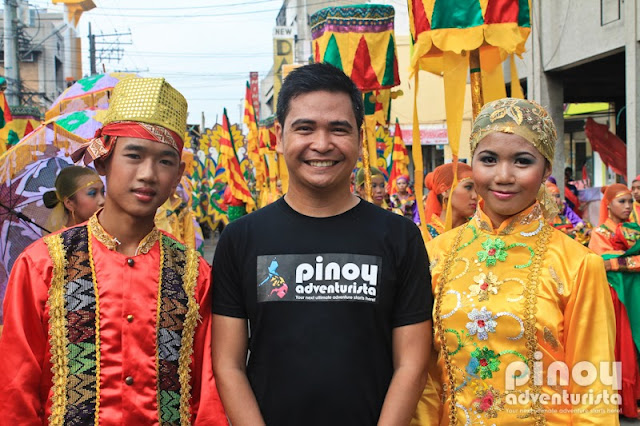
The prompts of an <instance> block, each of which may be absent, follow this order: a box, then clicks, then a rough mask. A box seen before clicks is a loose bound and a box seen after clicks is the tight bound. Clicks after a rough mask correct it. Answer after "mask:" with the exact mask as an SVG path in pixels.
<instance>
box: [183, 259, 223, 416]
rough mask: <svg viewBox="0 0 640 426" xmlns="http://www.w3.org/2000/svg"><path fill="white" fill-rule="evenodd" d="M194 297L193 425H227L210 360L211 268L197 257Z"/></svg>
mask: <svg viewBox="0 0 640 426" xmlns="http://www.w3.org/2000/svg"><path fill="white" fill-rule="evenodd" d="M196 291H197V294H196V297H197V298H198V303H199V304H200V318H201V319H202V321H201V322H200V323H199V324H198V327H197V328H196V333H195V336H194V341H193V361H194V362H193V369H192V377H193V380H192V381H193V390H192V401H193V402H192V413H193V416H194V419H193V422H192V423H193V424H194V425H196V426H197V425H214V426H215V425H220V426H223V425H225V426H226V425H228V424H229V423H228V422H227V416H226V414H225V412H224V408H223V407H222V401H220V395H218V389H217V388H216V382H215V379H214V378H213V368H212V363H211V329H210V327H211V267H210V266H209V265H208V264H207V262H205V261H204V259H202V258H200V267H199V272H198V288H197V290H196Z"/></svg>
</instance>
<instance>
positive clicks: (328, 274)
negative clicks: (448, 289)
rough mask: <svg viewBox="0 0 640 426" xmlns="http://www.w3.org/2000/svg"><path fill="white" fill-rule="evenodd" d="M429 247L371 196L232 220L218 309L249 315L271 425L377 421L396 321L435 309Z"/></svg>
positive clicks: (221, 258)
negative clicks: (328, 212) (335, 206)
mask: <svg viewBox="0 0 640 426" xmlns="http://www.w3.org/2000/svg"><path fill="white" fill-rule="evenodd" d="M428 264H429V262H428V259H427V253H426V250H425V246H424V243H423V240H422V237H421V235H420V232H419V230H418V228H417V227H416V226H415V224H414V223H413V222H411V221H410V220H408V219H406V218H404V217H402V216H399V215H396V214H393V213H390V212H387V211H385V210H383V209H381V208H379V207H376V206H374V205H373V204H370V203H368V202H365V201H360V202H359V203H358V205H356V206H355V207H354V208H352V209H350V210H349V211H347V212H345V213H342V214H340V215H337V216H332V217H328V218H314V217H309V216H304V215H301V214H299V213H297V212H296V211H295V210H293V209H292V208H291V207H290V206H289V205H288V204H287V203H286V202H285V201H284V199H280V200H278V201H276V202H275V203H273V204H271V205H269V206H267V207H265V208H262V209H260V210H258V211H257V212H255V213H252V214H250V215H248V216H245V217H243V218H241V219H239V220H237V221H235V222H233V223H231V224H229V226H227V228H226V229H225V230H224V232H223V233H222V235H221V237H220V241H219V242H218V246H217V249H216V254H215V257H214V261H213V312H214V313H215V314H219V315H224V316H230V317H237V318H248V319H249V327H250V340H249V353H250V356H249V360H248V365H247V376H248V378H249V382H250V383H251V387H252V389H253V392H254V393H255V396H256V398H257V400H258V405H259V406H260V411H261V412H262V415H263V416H264V419H265V421H266V423H267V425H270V426H271V425H373V424H376V423H377V421H378V417H379V416H380V411H381V409H382V403H383V402H384V398H385V395H386V392H387V388H388V387H389V383H390V381H391V376H392V374H393V363H392V345H391V333H392V329H393V328H394V327H400V326H403V325H408V324H415V323H418V322H422V321H426V320H429V319H431V308H432V303H433V299H432V296H431V283H430V275H429V267H428Z"/></svg>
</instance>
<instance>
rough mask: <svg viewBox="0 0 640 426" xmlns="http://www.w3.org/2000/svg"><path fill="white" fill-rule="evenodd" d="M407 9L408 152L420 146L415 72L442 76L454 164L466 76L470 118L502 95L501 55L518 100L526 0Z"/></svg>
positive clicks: (411, 1) (414, 4)
mask: <svg viewBox="0 0 640 426" xmlns="http://www.w3.org/2000/svg"><path fill="white" fill-rule="evenodd" d="M408 5H409V21H410V27H411V36H412V40H414V45H413V54H412V57H411V66H412V70H413V73H414V79H415V83H414V91H415V92H414V93H415V97H414V118H413V121H414V130H413V146H414V149H413V151H414V152H415V151H416V147H419V146H420V140H419V139H420V136H419V129H418V114H417V96H418V74H419V73H418V71H420V70H426V71H430V72H433V73H436V74H438V75H442V76H443V77H444V88H445V109H446V115H447V130H448V135H449V146H450V148H451V151H452V153H453V157H454V161H457V159H458V153H459V146H460V133H461V127H462V115H463V110H464V97H465V90H466V82H467V75H470V80H471V97H472V110H473V117H474V118H475V116H476V115H477V113H478V112H479V111H480V108H482V105H484V103H485V102H490V101H492V100H495V99H499V98H503V97H506V89H505V84H504V76H503V72H502V66H501V64H502V62H503V61H504V60H505V59H506V58H507V57H509V58H510V61H511V96H512V97H519V98H523V97H524V96H523V93H522V88H521V87H520V82H519V80H518V76H517V72H516V67H515V62H514V58H513V54H517V55H520V54H521V53H523V52H524V44H525V42H526V40H527V38H528V36H529V34H530V33H531V21H530V4H529V0H455V1H453V0H408ZM454 170H456V169H455V168H454ZM454 180H455V177H454ZM416 183H417V181H416ZM449 200H451V199H449ZM447 217H448V218H450V217H451V215H447ZM448 225H449V224H448Z"/></svg>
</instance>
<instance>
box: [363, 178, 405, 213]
mask: <svg viewBox="0 0 640 426" xmlns="http://www.w3.org/2000/svg"><path fill="white" fill-rule="evenodd" d="M369 170H371V202H372V203H373V204H375V205H376V206H378V207H382V208H383V209H385V210H389V211H393V212H394V213H397V214H402V213H401V212H400V210H399V209H394V208H393V207H391V206H390V205H389V204H387V202H386V200H385V198H386V196H387V187H386V185H387V183H386V181H385V177H384V174H383V173H382V171H381V170H380V169H378V168H377V167H369ZM356 190H357V194H358V196H359V197H360V198H362V199H363V200H366V199H367V194H366V193H365V185H364V168H361V169H359V170H358V173H356Z"/></svg>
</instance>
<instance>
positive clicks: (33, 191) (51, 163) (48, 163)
mask: <svg viewBox="0 0 640 426" xmlns="http://www.w3.org/2000/svg"><path fill="white" fill-rule="evenodd" d="M64 118H67V121H66V122H65V121H64ZM68 118H69V117H68V116H67V117H63V119H62V120H61V122H62V123H61V124H63V125H66V126H68V127H70V128H73V127H74V126H75V125H76V123H77V122H76V121H75V120H70V119H68ZM87 121H88V120H87ZM86 123H87V122H86V121H85V122H84V124H85V126H87V124H86ZM78 128H80V126H79V125H78V126H77V127H76V129H78ZM85 128H86V129H88V127H85ZM87 131H89V130H87ZM93 131H94V132H95V130H93ZM84 142H85V139H83V138H81V137H79V136H76V135H74V134H73V133H71V132H70V131H68V130H65V128H63V127H62V126H60V125H58V124H57V123H56V122H50V123H47V124H43V125H41V126H40V127H38V128H37V129H36V130H34V131H33V132H31V133H30V134H29V135H27V136H26V137H25V138H23V140H21V141H20V142H19V143H18V144H17V145H16V146H14V147H13V148H11V149H10V150H8V151H7V152H5V153H4V154H2V155H1V156H0V254H1V256H0V257H1V262H0V300H1V298H2V296H3V295H4V291H5V288H6V284H7V280H8V275H9V272H10V271H11V267H12V266H13V263H14V262H15V259H16V257H17V256H18V255H19V254H20V253H21V252H22V251H23V250H24V249H25V248H26V247H27V246H28V245H29V244H31V243H32V242H34V241H35V240H37V239H38V238H40V237H42V236H43V235H44V233H45V232H46V229H47V221H48V219H49V216H50V214H51V210H49V209H47V208H46V207H45V206H44V204H43V201H42V195H43V194H44V193H45V192H47V191H50V190H52V189H53V184H54V182H55V178H56V176H57V175H58V173H59V172H60V170H61V169H62V168H64V167H67V166H70V165H71V164H72V161H71V159H70V157H69V156H70V154H71V153H72V152H73V151H74V150H76V149H77V148H78V147H79V146H80V145H81V144H82V143H84ZM0 312H1V311H0ZM0 317H1V314H0Z"/></svg>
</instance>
